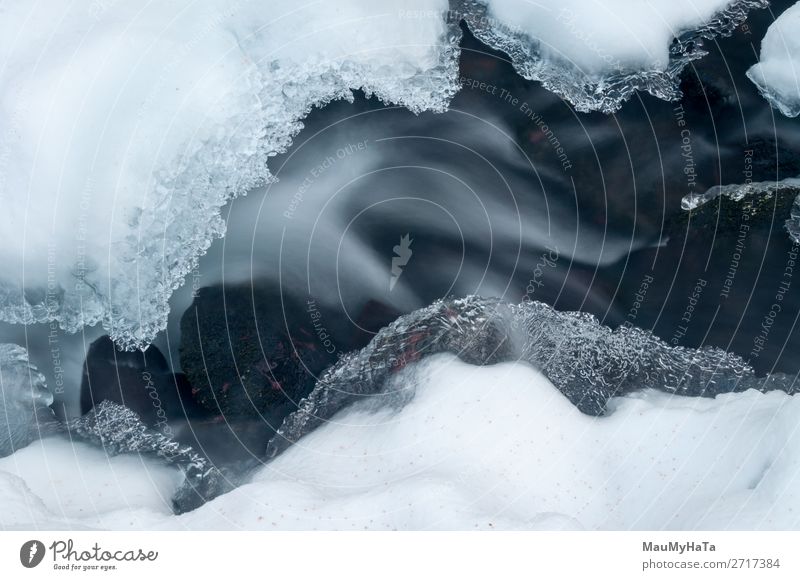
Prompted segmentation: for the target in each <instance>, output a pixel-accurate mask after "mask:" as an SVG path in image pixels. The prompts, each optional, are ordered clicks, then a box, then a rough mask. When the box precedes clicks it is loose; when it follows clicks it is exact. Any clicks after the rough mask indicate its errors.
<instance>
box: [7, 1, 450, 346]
mask: <svg viewBox="0 0 800 580" xmlns="http://www.w3.org/2000/svg"><path fill="white" fill-rule="evenodd" d="M393 5H394V6H396V8H395V9H393V10H387V9H386V8H385V7H381V6H379V5H378V6H376V5H375V4H374V3H373V2H370V1H367V0H348V1H345V2H336V3H318V2H307V3H305V4H298V3H296V2H289V1H286V0H282V1H279V2H271V3H270V4H269V8H266V7H263V6H262V5H260V4H259V3H249V2H238V3H233V4H230V3H228V2H222V1H221V0H219V1H213V2H203V3H200V4H198V3H192V2H188V1H185V0H173V1H169V2H158V3H151V4H149V5H147V6H145V7H141V6H140V4H139V3H138V2H132V1H120V2H114V3H110V4H103V5H102V6H101V7H100V8H104V10H98V9H96V10H93V11H92V10H90V11H89V13H87V11H86V10H82V9H80V7H76V6H75V5H65V4H63V3H60V2H57V1H55V0H49V1H45V2H40V3H37V4H35V5H30V4H29V3H25V2H15V3H12V4H11V5H8V4H4V7H3V8H2V9H0V16H1V17H0V87H2V89H0V129H2V130H0V203H1V204H2V206H3V208H4V211H3V212H0V263H3V265H4V266H5V267H4V271H3V274H2V278H0V302H2V304H3V305H4V308H3V309H2V310H0V317H1V318H2V319H3V320H7V321H11V322H22V323H31V322H44V321H51V320H55V321H58V323H59V324H60V325H61V326H62V327H63V328H65V329H68V330H71V331H75V330H78V329H79V328H80V327H81V326H84V325H93V324H96V323H98V322H102V323H103V325H104V326H105V328H106V329H107V330H108V331H109V332H110V334H111V335H112V337H113V338H115V339H116V340H117V341H118V342H119V343H120V344H121V345H123V346H126V347H128V348H132V347H141V346H145V345H146V344H148V343H149V342H150V341H151V340H152V339H153V338H154V336H155V334H156V332H158V331H159V330H162V329H163V328H164V327H165V325H166V317H167V312H168V308H167V300H168V299H169V296H170V294H171V292H172V291H173V290H174V289H175V288H176V287H177V286H178V285H180V284H181V283H182V280H183V277H184V276H185V275H186V274H187V273H188V272H189V271H191V269H192V267H193V266H194V264H195V262H196V260H197V258H198V257H199V255H201V254H202V253H203V252H205V250H206V249H207V248H208V246H209V244H210V242H211V240H212V239H213V238H214V237H219V236H221V235H222V234H223V232H224V224H223V222H222V220H221V218H220V216H219V211H220V208H221V207H222V205H224V203H225V202H226V201H227V200H228V199H229V198H230V197H231V196H233V195H237V194H242V193H245V192H246V191H247V190H249V189H251V188H252V187H254V186H256V185H258V184H260V183H264V182H266V181H268V180H269V178H270V175H269V172H268V170H267V167H266V161H267V159H268V158H269V157H270V156H272V155H274V154H275V153H276V152H280V151H283V150H285V149H286V147H287V146H288V145H289V143H290V142H291V138H292V137H293V136H294V134H296V133H297V132H298V131H299V129H300V128H301V125H300V123H299V120H300V119H301V118H302V117H304V116H305V115H306V114H307V113H308V111H309V109H310V108H311V107H312V106H315V105H321V104H324V103H326V102H327V101H329V100H331V99H336V98H345V97H348V96H350V95H351V93H350V89H351V88H352V89H356V88H363V89H365V90H367V91H368V92H373V93H375V94H377V95H378V96H380V97H381V98H384V99H386V100H390V101H393V102H396V103H399V104H402V105H405V106H407V107H409V108H410V109H412V110H415V111H418V110H422V109H432V110H441V109H442V108H443V107H444V106H445V103H446V102H447V99H448V97H449V96H450V95H452V94H453V92H454V91H455V88H456V83H455V78H456V63H455V60H454V57H453V55H452V54H451V52H450V51H449V50H447V49H446V48H445V45H446V44H447V42H446V41H447V38H446V24H445V22H444V19H443V18H438V19H436V18H428V19H425V20H423V21H419V20H416V19H404V18H400V17H399V16H398V9H399V8H407V9H412V8H420V7H425V8H427V9H430V10H439V11H440V12H441V11H443V10H444V9H446V3H445V2H443V1H442V0H404V1H403V2H399V3H394V4H393ZM449 69H452V70H449Z"/></svg>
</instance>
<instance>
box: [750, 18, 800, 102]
mask: <svg viewBox="0 0 800 580" xmlns="http://www.w3.org/2000/svg"><path fill="white" fill-rule="evenodd" d="M798 59H800V3H797V4H795V5H794V6H792V7H791V8H789V9H788V10H786V11H785V12H784V13H783V14H781V15H780V16H779V17H778V19H777V20H776V21H775V22H773V23H772V24H771V25H770V27H769V29H768V30H767V34H766V35H765V36H764V39H763V40H762V41H761V57H760V60H759V62H758V63H757V64H754V65H753V66H752V67H750V70H748V71H747V76H748V78H749V79H750V80H751V81H753V82H754V83H755V84H756V86H757V87H758V90H759V91H760V92H761V94H762V95H763V96H764V98H765V99H767V101H769V104H770V105H772V106H773V107H774V108H776V109H778V110H779V111H780V112H781V113H783V114H784V115H786V116H787V117H796V116H797V115H800V60H798Z"/></svg>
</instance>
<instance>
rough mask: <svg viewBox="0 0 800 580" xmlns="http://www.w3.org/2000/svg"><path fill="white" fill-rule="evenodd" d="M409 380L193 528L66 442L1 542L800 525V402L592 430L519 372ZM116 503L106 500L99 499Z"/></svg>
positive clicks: (647, 416)
mask: <svg viewBox="0 0 800 580" xmlns="http://www.w3.org/2000/svg"><path fill="white" fill-rule="evenodd" d="M399 380H401V381H403V382H404V383H405V384H406V385H407V386H408V387H409V388H413V389H414V391H415V392H416V395H415V397H414V399H413V400H412V401H411V402H409V403H408V404H407V405H406V406H405V407H404V408H403V409H402V410H394V411H393V410H391V409H386V408H383V409H379V410H370V407H373V406H372V405H370V402H369V401H367V402H365V403H363V404H358V405H355V406H353V407H351V408H349V409H347V410H345V411H343V412H342V413H340V414H339V415H337V416H336V418H335V420H334V421H331V422H330V423H328V424H326V425H324V426H322V427H320V428H319V429H318V430H316V431H315V432H313V433H312V434H310V435H309V436H307V437H305V438H304V439H303V440H302V441H301V443H299V444H297V445H295V446H294V447H293V448H291V449H289V450H288V451H286V452H285V453H284V454H283V455H281V456H280V457H278V458H277V459H275V461H273V462H271V463H269V464H268V465H266V466H265V467H263V468H261V470H260V471H259V472H258V473H257V474H256V475H255V477H254V478H253V481H252V482H251V483H249V484H247V485H244V486H241V487H240V488H238V489H236V490H234V491H233V492H231V493H228V494H226V495H223V496H221V497H219V498H217V499H216V500H214V501H212V502H209V503H208V504H206V505H204V506H202V507H201V508H199V509H198V510H195V511H194V512H191V513H188V514H185V515H183V516H179V517H175V516H171V515H166V514H167V512H168V508H167V499H166V498H167V497H168V495H169V486H170V485H172V484H173V483H174V480H172V479H170V477H171V476H170V474H169V473H166V472H165V468H163V467H160V466H155V465H154V464H153V463H150V462H142V461H140V460H139V458H136V457H127V458H115V459H113V460H110V461H109V460H106V459H104V458H102V456H101V455H102V454H101V453H99V452H98V451H96V450H92V449H90V448H88V447H85V446H82V445H76V446H74V447H70V445H69V444H68V443H66V442H63V441H62V442H59V441H56V440H47V441H45V442H43V443H41V444H34V445H32V446H30V447H28V448H26V449H24V450H21V451H19V452H17V453H16V454H15V455H13V456H11V457H8V458H6V459H4V460H2V461H0V470H2V472H8V474H7V473H0V481H2V486H3V493H2V494H1V495H0V497H2V498H3V499H2V501H3V504H2V506H0V514H2V515H1V516H0V524H2V526H3V527H5V528H8V527H39V526H43V527H48V526H56V527H58V526H59V525H60V526H61V527H63V526H64V525H68V526H69V527H75V526H90V527H110V528H115V529H117V528H124V529H130V528H132V527H133V528H160V529H163V528H177V529H182V528H189V529H209V528H211V529H218V528H219V529H229V528H230V529H268V530H275V529H364V528H367V529H386V528H389V529H537V528H544V529H552V528H569V529H572V528H589V529H595V528H598V529H629V528H641V529H662V528H665V529H693V528H708V529H729V528H730V529H774V528H779V529H794V528H796V527H797V525H798V521H797V520H798V513H800V511H799V510H800V495H799V494H798V492H797V489H798V485H797V484H798V479H799V478H800V474H799V473H798V472H799V471H800V440H798V439H799V438H800V435H799V434H798V428H797V421H796V417H797V414H798V412H800V400H799V399H797V398H792V397H789V396H787V395H786V394H784V393H779V392H772V393H768V394H761V393H758V392H756V391H747V392H745V393H738V394H730V395H721V396H718V397H717V398H716V399H700V398H687V397H675V396H670V395H666V394H663V393H656V392H653V391H645V392H642V393H639V394H636V395H629V396H627V397H624V398H621V399H616V400H615V401H614V403H613V413H612V414H611V415H610V416H608V417H604V418H591V417H587V416H586V415H583V414H581V413H580V412H578V411H577V410H576V409H575V408H574V407H573V406H572V405H571V404H570V403H569V402H568V401H567V399H565V398H564V397H563V396H562V395H561V394H560V393H559V392H558V391H557V390H556V389H555V388H554V387H553V385H552V384H551V383H549V381H547V379H545V378H544V377H543V376H542V375H541V374H540V373H538V372H537V371H535V370H534V369H532V368H531V367H529V366H527V365H525V364H522V363H504V364H500V365H496V366H491V367H475V366H471V365H467V364H465V363H463V362H461V361H459V360H458V359H456V358H455V357H453V356H451V355H441V356H438V357H435V358H432V359H429V360H427V361H424V362H422V363H420V364H418V365H416V366H412V367H408V368H407V369H406V370H404V371H403V372H402V375H401V376H400V378H399ZM42 453H45V454H46V457H47V460H46V462H44V463H41V462H42V461H44V460H43V459H42ZM70 455H72V457H70ZM75 461H77V463H75ZM48 466H49V468H50V469H49V472H50V475H48ZM9 474H11V475H9ZM20 477H21V479H19V478H20ZM48 477H53V478H57V479H55V480H54V481H55V482H54V483H50V482H48V481H46V479H47V478H48ZM23 482H24V483H25V484H26V485H27V488H26V487H25V486H24V485H23ZM103 490H107V491H108V493H106V492H103V497H102V499H100V498H98V497H96V494H97V492H99V491H103ZM22 506H24V507H22ZM59 521H60V522H61V523H60V524H59V523H57V522H59Z"/></svg>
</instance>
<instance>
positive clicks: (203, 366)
mask: <svg viewBox="0 0 800 580" xmlns="http://www.w3.org/2000/svg"><path fill="white" fill-rule="evenodd" d="M329 341H332V338H331V336H330V333H329V332H328V331H327V330H326V327H325V315H324V313H323V312H322V311H321V310H319V309H318V308H317V307H316V306H313V308H312V306H306V305H303V304H299V303H297V302H296V301H292V300H290V299H288V298H286V297H284V298H283V300H282V299H281V295H280V293H279V292H277V291H274V290H271V289H268V288H267V289H265V288H263V287H260V286H257V285H256V286H251V285H242V286H213V287H208V288H201V289H200V290H199V292H198V294H197V296H196V298H195V300H194V302H193V303H192V305H191V306H190V307H189V309H188V310H187V311H186V312H185V313H184V315H183V317H182V318H181V345H180V357H181V366H182V367H183V370H184V372H185V373H186V375H187V377H188V379H189V382H190V383H191V385H192V387H193V389H192V390H193V394H194V397H195V399H196V400H197V401H198V403H199V404H200V405H202V406H203V407H204V408H206V409H208V410H209V411H210V412H211V413H212V414H214V415H221V416H222V417H224V418H226V419H240V418H248V417H249V418H259V419H261V420H262V421H264V422H266V423H267V424H268V425H272V426H273V428H277V426H278V425H279V424H280V422H281V421H282V420H283V418H284V417H285V416H286V415H288V414H289V413H291V412H292V411H294V410H295V409H296V408H297V404H298V403H299V401H300V400H301V399H302V398H303V397H305V396H306V395H307V394H308V393H309V392H310V391H311V389H312V388H313V387H314V383H315V382H316V377H317V376H318V375H319V374H320V373H321V372H322V371H323V370H324V369H325V368H326V367H328V366H330V365H331V364H332V363H333V362H335V360H336V356H337V351H338V350H339V349H336V348H330V347H329V346H328V345H329V344H332V343H331V342H329Z"/></svg>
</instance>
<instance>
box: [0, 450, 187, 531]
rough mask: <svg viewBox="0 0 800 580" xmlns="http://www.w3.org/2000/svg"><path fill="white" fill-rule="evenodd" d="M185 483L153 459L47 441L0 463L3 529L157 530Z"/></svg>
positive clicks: (176, 474)
mask: <svg viewBox="0 0 800 580" xmlns="http://www.w3.org/2000/svg"><path fill="white" fill-rule="evenodd" d="M181 478H182V475H181V474H180V473H179V472H178V471H176V470H174V469H172V468H169V467H167V466H165V465H162V464H160V463H159V462H157V461H155V460H153V459H145V458H143V457H138V456H135V455H120V456H116V457H108V456H107V455H106V454H105V453H104V452H103V450H102V449H99V448H95V447H92V446H89V445H87V444H84V443H71V442H70V441H69V440H67V439H61V438H49V439H43V440H41V441H37V442H35V443H32V444H31V445H29V446H28V447H26V448H25V449H21V450H20V451H17V452H16V453H15V454H14V455H11V456H9V457H5V458H3V459H0V497H2V498H3V499H2V502H3V506H2V515H0V529H8V528H11V527H18V528H29V529H30V528H62V529H81V528H95V529H97V528H109V527H110V528H113V529H130V528H131V527H138V528H141V527H146V526H148V525H154V524H155V523H157V522H158V521H160V520H162V519H163V518H164V517H166V516H168V515H169V514H171V509H170V497H171V495H172V493H173V492H174V490H175V488H176V487H177V485H178V484H179V483H180V481H181Z"/></svg>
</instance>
